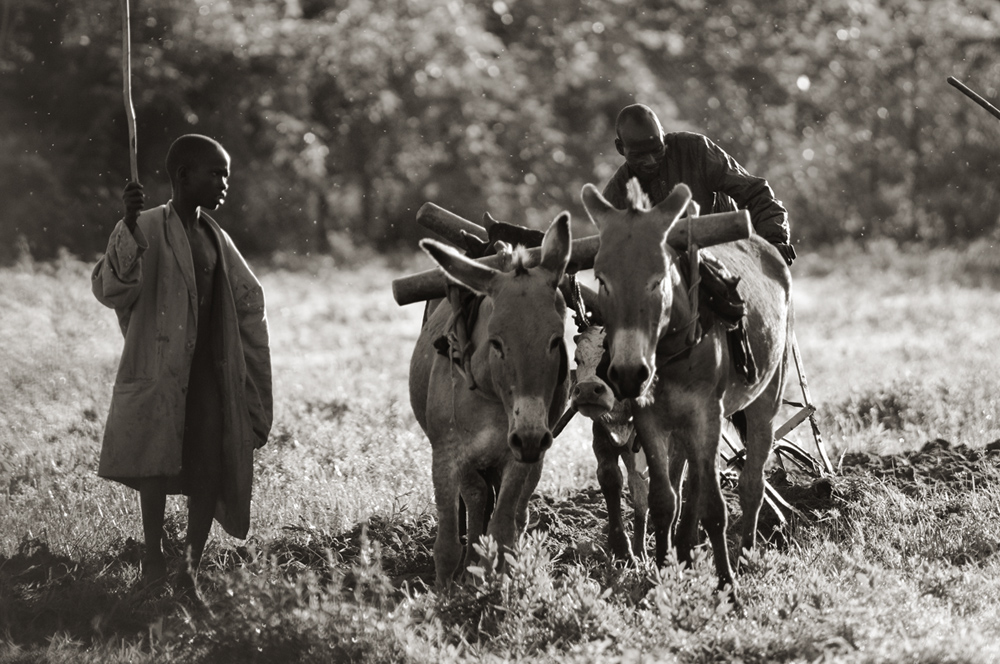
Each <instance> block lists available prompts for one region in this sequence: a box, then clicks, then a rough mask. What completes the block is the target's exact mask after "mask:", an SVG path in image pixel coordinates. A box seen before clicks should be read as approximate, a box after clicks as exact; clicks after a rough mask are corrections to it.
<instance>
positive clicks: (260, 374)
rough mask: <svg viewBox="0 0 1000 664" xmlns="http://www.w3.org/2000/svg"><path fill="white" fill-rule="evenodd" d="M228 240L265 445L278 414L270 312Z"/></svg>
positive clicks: (252, 402) (257, 429)
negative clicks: (273, 377)
mask: <svg viewBox="0 0 1000 664" xmlns="http://www.w3.org/2000/svg"><path fill="white" fill-rule="evenodd" d="M226 241H227V243H229V247H230V250H231V254H232V260H231V268H230V269H231V270H233V271H234V274H233V279H232V284H233V299H234V300H235V304H236V317H237V320H238V322H239V329H240V341H241V342H242V345H243V357H244V360H245V362H246V370H247V377H246V384H245V390H246V400H247V409H248V410H249V413H250V421H251V424H252V426H253V432H254V436H255V437H256V438H257V447H263V446H264V444H265V443H267V437H268V435H269V434H270V432H271V423H272V419H273V415H274V406H273V401H272V394H271V349H270V339H269V332H268V325H267V312H266V310H265V308H264V289H263V287H262V286H261V285H260V282H259V281H257V277H255V276H254V274H253V271H251V269H250V266H249V265H247V263H246V261H245V260H244V259H243V256H242V255H240V253H239V252H238V251H237V250H236V247H235V245H233V244H232V241H231V240H230V239H229V237H228V236H226Z"/></svg>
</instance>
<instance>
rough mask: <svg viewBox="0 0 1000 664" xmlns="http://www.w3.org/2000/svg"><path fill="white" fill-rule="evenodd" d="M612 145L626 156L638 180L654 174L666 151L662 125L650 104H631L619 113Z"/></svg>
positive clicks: (644, 179)
mask: <svg viewBox="0 0 1000 664" xmlns="http://www.w3.org/2000/svg"><path fill="white" fill-rule="evenodd" d="M615 133H616V134H617V137H616V138H615V149H617V150H618V154H620V155H622V156H623V157H625V161H626V162H627V163H628V165H629V168H630V169H632V172H633V173H634V174H635V175H637V176H638V177H639V179H640V180H643V181H646V180H647V179H649V178H651V177H653V176H654V175H655V174H656V173H657V171H658V170H659V167H660V161H661V160H662V159H663V156H664V154H665V150H666V148H665V146H664V143H663V125H661V124H660V119H659V118H658V117H656V113H654V112H653V110H652V109H651V108H649V106H646V105H644V104H632V105H631V106H626V107H625V108H623V109H622V110H621V111H619V113H618V119H617V120H615Z"/></svg>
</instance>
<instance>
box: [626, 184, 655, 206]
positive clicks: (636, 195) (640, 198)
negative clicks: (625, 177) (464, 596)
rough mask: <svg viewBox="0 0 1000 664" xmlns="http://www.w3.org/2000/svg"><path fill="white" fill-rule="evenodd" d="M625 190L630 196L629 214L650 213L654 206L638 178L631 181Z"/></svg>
mask: <svg viewBox="0 0 1000 664" xmlns="http://www.w3.org/2000/svg"><path fill="white" fill-rule="evenodd" d="M625 190H626V193H627V195H628V209H629V212H649V210H650V208H652V204H651V203H650V202H649V196H647V195H646V192H644V191H643V190H642V185H640V184H639V179H638V178H632V179H631V180H629V181H628V184H627V185H626V186H625Z"/></svg>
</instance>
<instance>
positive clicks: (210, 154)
mask: <svg viewBox="0 0 1000 664" xmlns="http://www.w3.org/2000/svg"><path fill="white" fill-rule="evenodd" d="M184 187H185V189H186V190H187V193H188V195H189V196H190V199H191V201H192V202H194V203H195V204H196V205H198V206H199V207H201V208H204V209H205V210H215V209H216V208H218V207H219V206H220V205H222V203H223V202H224V201H225V200H226V190H227V189H229V155H228V154H226V152H225V151H224V150H220V149H214V150H213V149H209V150H206V152H205V155H204V157H203V158H201V159H198V160H197V161H196V162H195V163H194V164H192V165H191V166H188V168H187V173H186V177H185V178H184Z"/></svg>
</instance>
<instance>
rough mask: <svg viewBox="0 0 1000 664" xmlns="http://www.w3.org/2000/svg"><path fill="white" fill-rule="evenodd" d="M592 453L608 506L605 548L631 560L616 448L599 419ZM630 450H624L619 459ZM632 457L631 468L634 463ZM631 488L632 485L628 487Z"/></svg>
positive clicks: (623, 457)
mask: <svg viewBox="0 0 1000 664" xmlns="http://www.w3.org/2000/svg"><path fill="white" fill-rule="evenodd" d="M592 428H593V432H594V445H593V447H594V456H595V457H597V483H598V484H600V485H601V493H603V494H604V503H605V505H606V506H607V509H608V548H610V549H611V553H612V555H613V556H614V557H615V558H618V559H620V560H630V559H631V558H632V549H631V547H630V546H629V541H628V537H626V536H625V523H624V522H623V521H622V489H623V488H624V484H623V483H622V473H621V470H620V469H619V468H618V450H617V448H615V446H614V444H613V443H612V442H611V436H610V434H609V432H608V429H607V427H606V426H605V425H604V424H602V423H601V422H596V421H595V422H594V425H593V427H592ZM628 454H632V452H631V451H629V452H626V453H623V454H622V459H623V460H624V459H625V458H626V455H628ZM634 462H635V460H634V459H633V464H632V465H633V468H634V466H635V463H634ZM630 488H631V487H630Z"/></svg>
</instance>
